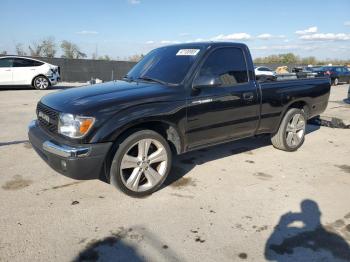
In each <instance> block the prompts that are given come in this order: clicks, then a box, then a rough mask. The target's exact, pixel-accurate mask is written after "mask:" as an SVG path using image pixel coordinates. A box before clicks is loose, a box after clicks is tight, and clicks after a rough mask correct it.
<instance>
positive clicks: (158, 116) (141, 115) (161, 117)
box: [90, 101, 186, 143]
mask: <svg viewBox="0 0 350 262" xmlns="http://www.w3.org/2000/svg"><path fill="white" fill-rule="evenodd" d="M185 120H186V102H185V101H173V102H159V103H151V104H142V105H137V106H133V107H130V108H126V109H124V110H121V111H120V112H118V113H116V114H115V115H113V116H112V117H111V118H110V119H108V120H107V121H105V122H104V123H103V124H102V126H100V127H99V128H98V130H97V131H96V132H95V133H94V134H93V136H92V137H91V139H90V143H102V142H114V141H116V139H117V138H118V137H119V136H120V134H122V133H123V132H125V131H126V130H128V129H130V128H132V127H134V126H137V125H140V124H144V123H147V122H162V123H166V124H168V125H169V126H172V127H173V128H175V130H176V131H177V132H178V134H179V136H180V139H181V140H182V139H183V134H184V128H185Z"/></svg>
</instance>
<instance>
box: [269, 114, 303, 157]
mask: <svg viewBox="0 0 350 262" xmlns="http://www.w3.org/2000/svg"><path fill="white" fill-rule="evenodd" d="M306 119H307V118H306V115H305V113H304V111H303V110H301V109H298V108H291V109H289V110H288V111H287V113H286V114H285V116H284V117H283V120H282V122H281V124H280V127H279V128H278V131H277V132H276V133H275V134H273V135H272V136H271V142H272V144H273V146H274V147H275V148H277V149H281V150H284V151H289V152H291V151H295V150H297V149H298V148H299V147H301V146H302V144H303V143H304V139H305V130H306Z"/></svg>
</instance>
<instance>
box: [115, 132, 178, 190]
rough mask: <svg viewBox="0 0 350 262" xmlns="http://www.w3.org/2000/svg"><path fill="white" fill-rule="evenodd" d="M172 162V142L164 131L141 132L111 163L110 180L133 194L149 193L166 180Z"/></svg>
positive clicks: (123, 145) (136, 134) (122, 147)
mask: <svg viewBox="0 0 350 262" xmlns="http://www.w3.org/2000/svg"><path fill="white" fill-rule="evenodd" d="M171 161H172V156H171V150H170V147H169V144H168V143H167V141H166V140H165V139H164V138H163V137H162V136H161V135H160V134H158V133H156V132H154V131H152V130H141V131H137V132H135V133H133V134H131V135H130V136H129V137H127V138H126V139H125V140H124V141H123V142H122V143H121V144H120V145H119V147H118V149H117V152H116V153H115V155H114V158H113V160H112V164H111V169H110V182H111V184H112V185H114V186H115V187H117V188H118V189H120V190H121V191H123V192H124V193H126V194H127V195H129V196H133V197H143V196H146V195H149V194H151V193H153V192H154V191H156V190H157V189H158V188H159V187H160V186H161V185H162V183H163V182H164V181H165V179H166V177H167V176H168V174H169V171H170V168H171Z"/></svg>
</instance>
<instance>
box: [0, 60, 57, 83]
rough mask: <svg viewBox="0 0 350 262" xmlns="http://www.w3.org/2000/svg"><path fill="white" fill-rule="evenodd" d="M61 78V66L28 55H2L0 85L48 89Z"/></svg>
mask: <svg viewBox="0 0 350 262" xmlns="http://www.w3.org/2000/svg"><path fill="white" fill-rule="evenodd" d="M59 80H60V74H59V67H58V66H55V65H51V64H48V63H46V62H43V61H39V60H36V59H32V58H27V57H18V56H3V57H0V86H33V87H35V88H36V89H40V90H42V89H47V88H48V87H50V86H53V85H56V84H57V82H58V81H59Z"/></svg>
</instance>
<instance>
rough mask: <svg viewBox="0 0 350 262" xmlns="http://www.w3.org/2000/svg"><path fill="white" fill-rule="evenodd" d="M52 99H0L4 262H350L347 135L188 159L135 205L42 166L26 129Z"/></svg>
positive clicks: (106, 188)
mask: <svg viewBox="0 0 350 262" xmlns="http://www.w3.org/2000/svg"><path fill="white" fill-rule="evenodd" d="M336 88H338V87H333V88H332V96H331V97H333V93H334V92H340V91H339V90H343V89H344V90H345V89H346V88H347V87H346V86H345V85H344V86H340V87H339V88H338V89H336ZM342 88H343V89H342ZM49 92H53V91H52V90H49V91H36V90H1V91H0V97H1V99H0V119H1V121H0V130H1V132H0V214H1V215H0V261H266V260H267V261H350V246H349V244H350V205H349V199H350V190H349V186H350V160H349V153H350V136H349V135H350V130H349V129H336V128H328V127H317V126H312V125H309V126H308V134H307V136H306V140H305V143H304V145H303V146H302V147H301V148H300V149H299V150H298V151H297V152H294V153H287V152H283V151H279V150H276V149H274V148H273V147H272V146H271V144H270V142H269V138H268V137H259V138H252V139H245V140H242V141H238V142H233V143H228V144H225V145H220V146H215V147H211V148H208V149H205V150H200V151H196V152H192V153H188V154H185V155H182V156H181V157H178V158H176V159H175V161H174V167H173V170H172V173H171V175H170V177H169V178H170V179H169V180H168V181H167V183H166V185H165V186H164V187H163V188H162V189H160V190H159V191H158V192H156V193H154V194H153V195H151V196H149V197H147V198H144V199H134V198H130V197H128V196H126V195H124V194H122V193H120V192H119V191H117V190H116V189H115V188H113V187H112V186H110V185H108V184H106V183H103V182H100V181H95V180H92V181H76V180H72V179H70V178H66V177H64V176H61V175H59V174H57V173H56V172H55V171H53V170H51V169H50V168H49V167H48V166H47V165H46V164H45V163H44V162H43V161H42V160H41V159H40V157H39V156H37V155H36V153H35V152H34V151H33V149H32V148H31V145H30V144H29V143H28V141H27V134H26V132H27V130H26V126H27V124H28V123H29V122H30V120H32V119H34V118H35V106H36V103H37V101H38V100H39V99H40V97H42V96H43V95H45V94H47V93H49ZM345 98H346V97H341V95H339V98H336V99H338V100H337V101H336V102H335V103H338V102H339V103H342V102H344V101H343V99H345ZM332 101H333V100H332ZM332 103H333V102H332ZM344 103H345V102H344ZM342 105H343V104H342ZM332 110H333V109H332ZM342 110H343V107H342ZM333 111H334V112H336V111H337V110H336V109H334V110H333ZM347 112H348V113H349V112H350V109H348V111H347Z"/></svg>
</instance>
